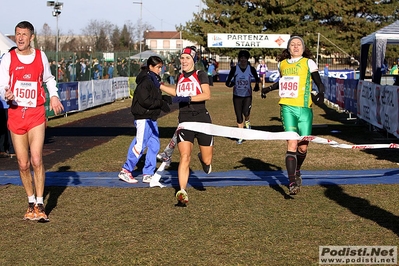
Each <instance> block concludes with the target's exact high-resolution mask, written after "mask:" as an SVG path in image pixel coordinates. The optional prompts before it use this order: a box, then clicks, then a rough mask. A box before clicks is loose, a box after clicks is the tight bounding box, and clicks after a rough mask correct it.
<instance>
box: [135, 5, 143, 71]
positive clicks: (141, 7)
mask: <svg viewBox="0 0 399 266" xmlns="http://www.w3.org/2000/svg"><path fill="white" fill-rule="evenodd" d="M133 4H139V5H140V23H139V46H140V48H139V49H140V64H141V26H142V20H143V1H140V2H133Z"/></svg>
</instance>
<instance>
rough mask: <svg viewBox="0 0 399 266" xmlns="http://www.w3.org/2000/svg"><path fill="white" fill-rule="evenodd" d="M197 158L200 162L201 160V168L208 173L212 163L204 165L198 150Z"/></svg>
mask: <svg viewBox="0 0 399 266" xmlns="http://www.w3.org/2000/svg"><path fill="white" fill-rule="evenodd" d="M198 159H199V160H200V162H201V165H202V169H203V170H204V172H205V173H206V174H208V175H209V174H210V173H211V172H212V165H211V164H210V165H206V164H205V163H204V162H203V161H202V157H201V153H200V152H199V153H198Z"/></svg>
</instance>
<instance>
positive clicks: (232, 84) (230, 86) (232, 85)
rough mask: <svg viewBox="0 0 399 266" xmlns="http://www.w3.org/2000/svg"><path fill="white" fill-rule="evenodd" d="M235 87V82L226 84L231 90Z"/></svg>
mask: <svg viewBox="0 0 399 266" xmlns="http://www.w3.org/2000/svg"><path fill="white" fill-rule="evenodd" d="M234 85H236V83H235V82H234V80H232V81H230V82H229V83H227V82H226V86H227V87H229V88H233V87H234Z"/></svg>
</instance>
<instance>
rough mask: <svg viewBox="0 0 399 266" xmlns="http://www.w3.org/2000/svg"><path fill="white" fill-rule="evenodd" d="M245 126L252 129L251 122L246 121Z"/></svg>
mask: <svg viewBox="0 0 399 266" xmlns="http://www.w3.org/2000/svg"><path fill="white" fill-rule="evenodd" d="M245 128H247V129H251V122H249V121H245Z"/></svg>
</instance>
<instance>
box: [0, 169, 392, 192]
mask: <svg viewBox="0 0 399 266" xmlns="http://www.w3.org/2000/svg"><path fill="white" fill-rule="evenodd" d="M133 175H134V176H135V177H137V179H138V180H139V183H137V184H128V183H126V182H123V181H121V180H119V179H118V173H117V172H72V171H71V172H46V186H72V187H73V186H75V187H76V186H86V187H117V188H126V187H136V188H143V187H149V185H148V184H145V183H142V182H141V175H140V173H137V172H133ZM302 179H303V186H315V185H321V184H331V185H333V184H334V185H354V184H358V185H371V184H398V183H399V169H371V170H355V171H346V170H339V171H328V170H327V171H302ZM287 182H288V181H287V175H286V173H285V172H283V171H248V170H233V171H228V172H215V173H211V174H210V175H206V174H205V173H204V172H202V171H192V172H191V173H190V179H189V184H190V186H193V187H223V186H270V185H287ZM161 183H162V184H164V185H165V186H167V187H177V186H178V181H177V171H168V170H165V171H164V172H163V174H162V179H161ZM6 184H13V185H22V183H21V179H20V178H19V172H18V171H0V185H6Z"/></svg>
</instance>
